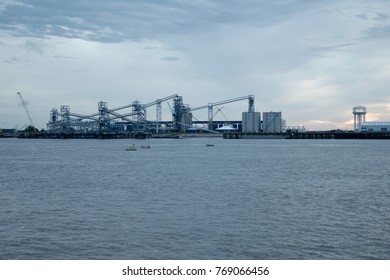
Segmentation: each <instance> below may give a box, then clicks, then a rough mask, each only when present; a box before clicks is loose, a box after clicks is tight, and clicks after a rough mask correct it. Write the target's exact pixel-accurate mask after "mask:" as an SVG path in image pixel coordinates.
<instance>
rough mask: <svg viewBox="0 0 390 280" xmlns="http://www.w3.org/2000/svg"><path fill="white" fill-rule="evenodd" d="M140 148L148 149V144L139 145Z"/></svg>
mask: <svg viewBox="0 0 390 280" xmlns="http://www.w3.org/2000/svg"><path fill="white" fill-rule="evenodd" d="M141 149H150V145H149V144H147V145H141Z"/></svg>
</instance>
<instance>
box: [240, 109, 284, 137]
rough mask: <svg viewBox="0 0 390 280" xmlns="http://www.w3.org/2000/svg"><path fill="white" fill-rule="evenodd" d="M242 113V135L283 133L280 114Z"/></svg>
mask: <svg viewBox="0 0 390 280" xmlns="http://www.w3.org/2000/svg"><path fill="white" fill-rule="evenodd" d="M260 115H261V114H260V112H243V113H242V132H244V133H260V132H263V133H281V132H282V131H283V120H282V112H263V120H261V117H260Z"/></svg>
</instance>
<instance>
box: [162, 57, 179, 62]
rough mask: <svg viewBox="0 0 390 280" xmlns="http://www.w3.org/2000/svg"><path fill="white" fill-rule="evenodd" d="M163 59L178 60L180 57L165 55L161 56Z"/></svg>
mask: <svg viewBox="0 0 390 280" xmlns="http://www.w3.org/2000/svg"><path fill="white" fill-rule="evenodd" d="M161 60H166V61H176V60H178V58H177V57H176V56H165V57H161Z"/></svg>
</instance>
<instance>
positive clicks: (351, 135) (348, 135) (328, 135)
mask: <svg viewBox="0 0 390 280" xmlns="http://www.w3.org/2000/svg"><path fill="white" fill-rule="evenodd" d="M223 138H224V139H363V140H364V139H367V140H368V139H371V140H374V139H390V132H353V131H340V130H332V131H307V132H283V133H243V132H229V133H224V134H223Z"/></svg>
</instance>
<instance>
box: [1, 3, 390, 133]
mask: <svg viewBox="0 0 390 280" xmlns="http://www.w3.org/2000/svg"><path fill="white" fill-rule="evenodd" d="M389 91H390V1H388V0H382V1H381V0H366V1H364V0H326V1H325V0H323V1H321V0H319V1H309V0H272V1H269V0H237V1H231V0H220V1H212V0H209V1H208V0H191V1H184V0H183V1H179V0H155V1H152V0H145V1H141V0H128V1H125V0H110V1H108V0H93V1H92V0H89V1H87V0H67V1H49V0H46V1H45V0H36V1H34V0H31V1H27V0H26V1H24V0H0V128H13V127H15V126H16V125H18V126H19V127H20V126H22V125H24V124H28V119H27V117H26V114H25V113H24V111H23V108H22V107H21V106H20V101H19V100H18V99H17V95H16V93H17V92H21V93H22V95H23V97H24V99H25V100H27V101H28V105H29V108H30V110H31V112H32V114H33V115H34V117H35V119H36V121H37V122H38V123H39V124H40V127H45V124H46V123H47V122H48V120H49V114H50V110H51V109H52V108H58V109H59V107H60V105H69V106H70V108H71V111H72V112H75V113H80V114H91V113H95V112H96V111H97V103H98V102H99V101H100V100H103V101H106V102H108V107H118V106H121V105H126V104H130V103H132V102H133V101H134V100H139V101H140V102H141V103H148V102H151V101H154V100H156V99H158V98H163V97H166V96H169V95H171V94H179V95H181V96H183V100H184V103H185V104H189V105H190V106H191V107H196V106H201V105H205V104H207V103H209V102H216V101H221V100H226V99H230V98H235V97H240V96H245V95H249V94H252V95H254V96H255V109H256V111H259V112H268V111H282V116H283V119H285V120H286V121H287V125H288V126H294V125H300V124H303V125H305V127H306V129H336V128H340V129H345V128H347V129H352V127H353V115H352V107H354V106H355V105H358V104H363V105H365V106H366V107H367V108H368V114H367V120H369V121H390V93H389ZM221 107H222V106H221ZM247 108H248V104H247V102H246V101H245V100H244V101H240V102H237V103H232V104H227V105H225V106H223V108H222V112H224V114H220V116H218V118H219V119H227V120H235V119H241V112H242V111H245V110H247ZM154 110H155V109H154V108H150V109H149V110H148V117H149V118H150V119H155V111H154ZM163 110H164V115H166V116H164V117H163V118H164V119H166V120H168V119H170V117H169V116H168V115H169V108H168V105H167V104H163ZM195 117H196V118H198V119H201V120H206V119H207V110H203V111H199V112H196V113H195Z"/></svg>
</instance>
